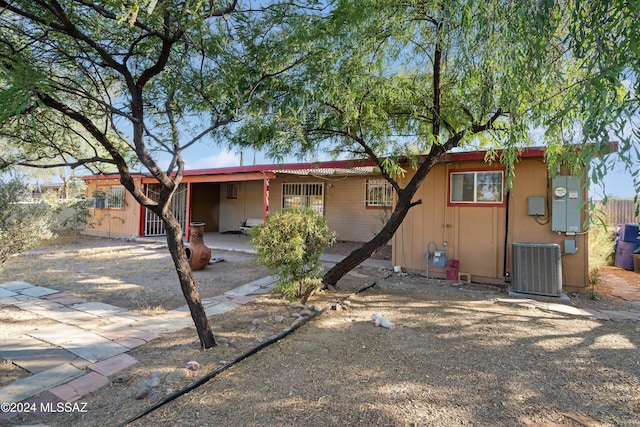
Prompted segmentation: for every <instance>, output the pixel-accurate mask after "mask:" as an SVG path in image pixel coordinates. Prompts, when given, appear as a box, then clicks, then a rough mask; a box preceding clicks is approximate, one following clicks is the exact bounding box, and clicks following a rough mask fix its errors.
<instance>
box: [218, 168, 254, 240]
mask: <svg viewBox="0 0 640 427" xmlns="http://www.w3.org/2000/svg"><path fill="white" fill-rule="evenodd" d="M263 188H264V183H263V181H241V182H238V197H237V198H236V199H227V187H226V183H221V184H220V225H219V231H220V232H225V231H232V230H237V229H238V227H239V226H240V223H242V222H243V221H244V220H245V219H247V218H262V205H263Z"/></svg>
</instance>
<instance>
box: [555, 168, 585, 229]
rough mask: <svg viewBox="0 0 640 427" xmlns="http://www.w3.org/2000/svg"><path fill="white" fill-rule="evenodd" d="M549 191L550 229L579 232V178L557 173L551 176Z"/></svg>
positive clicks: (580, 200) (580, 202)
mask: <svg viewBox="0 0 640 427" xmlns="http://www.w3.org/2000/svg"><path fill="white" fill-rule="evenodd" d="M551 192H552V194H551V197H552V200H553V201H552V203H551V230H552V231H557V232H562V233H578V232H580V206H581V205H582V197H581V191H580V179H579V178H578V177H576V176H573V175H558V176H556V177H555V178H553V182H552V189H551Z"/></svg>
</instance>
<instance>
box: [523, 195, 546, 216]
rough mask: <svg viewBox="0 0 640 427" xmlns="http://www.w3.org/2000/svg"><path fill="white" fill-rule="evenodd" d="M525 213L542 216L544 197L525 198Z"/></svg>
mask: <svg viewBox="0 0 640 427" xmlns="http://www.w3.org/2000/svg"><path fill="white" fill-rule="evenodd" d="M527 212H528V215H540V216H544V197H542V196H529V197H528V198H527Z"/></svg>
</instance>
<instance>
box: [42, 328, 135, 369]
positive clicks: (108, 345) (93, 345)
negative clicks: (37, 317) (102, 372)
mask: <svg viewBox="0 0 640 427" xmlns="http://www.w3.org/2000/svg"><path fill="white" fill-rule="evenodd" d="M29 335H30V336H32V337H34V338H37V339H39V340H42V341H46V342H48V343H51V344H54V345H56V346H59V347H62V348H65V349H67V350H68V351H70V352H71V353H73V354H76V355H78V356H80V357H82V358H83V359H86V360H88V361H90V362H97V361H98V360H103V359H107V358H109V357H111V356H115V355H116V354H120V353H124V352H125V351H127V350H128V348H127V347H124V346H122V345H120V344H117V343H114V342H113V341H111V340H108V339H106V338H104V337H101V336H100V335H98V334H94V333H93V332H88V331H86V330H84V329H81V328H78V327H75V326H71V325H53V326H49V327H46V328H42V329H38V330H37V331H33V332H31V333H29Z"/></svg>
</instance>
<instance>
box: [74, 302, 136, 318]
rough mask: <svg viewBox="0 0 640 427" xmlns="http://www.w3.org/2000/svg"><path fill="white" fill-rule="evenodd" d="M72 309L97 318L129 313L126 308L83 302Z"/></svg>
mask: <svg viewBox="0 0 640 427" xmlns="http://www.w3.org/2000/svg"><path fill="white" fill-rule="evenodd" d="M72 308H73V309H74V310H78V311H83V312H85V313H89V314H93V315H94V316H98V317H108V316H113V315H117V314H121V313H123V312H125V311H129V310H127V309H126V308H121V307H117V306H115V305H111V304H105V303H103V302H85V303H80V304H74V305H73V307H72Z"/></svg>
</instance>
